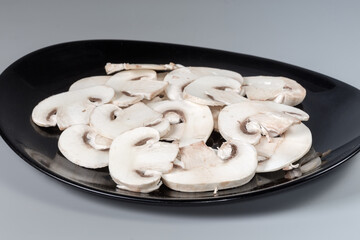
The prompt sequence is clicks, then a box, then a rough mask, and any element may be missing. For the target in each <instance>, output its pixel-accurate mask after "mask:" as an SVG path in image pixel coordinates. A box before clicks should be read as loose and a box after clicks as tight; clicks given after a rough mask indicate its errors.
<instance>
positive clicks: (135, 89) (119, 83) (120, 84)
mask: <svg viewBox="0 0 360 240" xmlns="http://www.w3.org/2000/svg"><path fill="white" fill-rule="evenodd" d="M106 85H107V86H110V87H112V88H113V89H114V90H115V91H116V93H117V96H116V98H115V99H114V101H113V102H114V104H116V103H117V104H116V105H119V102H121V101H120V100H119V98H120V97H125V96H127V97H132V98H136V97H137V98H138V99H137V101H140V100H141V99H143V98H145V99H147V100H150V99H152V98H154V97H155V96H156V95H158V94H160V93H161V92H163V91H164V90H165V88H166V86H167V83H166V82H164V81H157V80H156V72H155V71H153V70H129V71H123V72H119V73H117V74H115V75H113V76H112V77H111V78H110V79H109V80H108V81H107V82H106ZM124 95H125V96H124ZM139 97H140V98H139Z"/></svg>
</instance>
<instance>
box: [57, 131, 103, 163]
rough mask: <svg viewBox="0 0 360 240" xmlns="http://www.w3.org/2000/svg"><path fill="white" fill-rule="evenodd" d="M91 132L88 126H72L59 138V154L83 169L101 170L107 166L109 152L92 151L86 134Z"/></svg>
mask: <svg viewBox="0 0 360 240" xmlns="http://www.w3.org/2000/svg"><path fill="white" fill-rule="evenodd" d="M92 132H93V130H92V129H91V128H90V127H89V126H88V125H82V124H79V125H74V126H71V127H69V128H67V129H66V130H65V131H63V132H62V133H61V135H60V137H59V142H58V147H59V150H60V152H61V153H62V154H63V155H64V156H65V157H66V158H67V159H68V160H69V161H71V162H72V163H74V164H76V165H79V166H81V167H85V168H102V167H106V166H107V165H108V164H109V152H108V151H103V150H97V149H94V148H93V147H92V146H91V145H90V144H89V139H88V137H87V136H88V134H89V133H92Z"/></svg>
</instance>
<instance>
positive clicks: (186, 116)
mask: <svg viewBox="0 0 360 240" xmlns="http://www.w3.org/2000/svg"><path fill="white" fill-rule="evenodd" d="M149 106H150V107H151V108H152V109H154V110H155V111H157V112H160V113H162V114H163V115H164V117H165V118H167V119H168V120H169V122H170V124H173V125H171V129H170V133H169V134H173V135H174V126H177V127H175V129H176V132H177V134H178V135H180V134H181V133H182V134H181V137H180V139H179V146H180V147H183V146H186V145H189V144H192V143H194V142H198V141H203V142H206V141H207V139H208V138H209V136H210V134H211V132H212V129H213V126H214V122H213V118H212V115H211V111H210V109H209V107H207V106H203V105H198V104H195V103H191V102H188V101H162V102H155V103H150V104H149ZM179 118H180V119H179ZM179 126H181V127H179ZM179 133H180V134H179ZM169 134H167V135H165V139H169ZM172 140H174V139H172Z"/></svg>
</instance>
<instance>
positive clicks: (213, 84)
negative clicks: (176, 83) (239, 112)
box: [183, 76, 242, 106]
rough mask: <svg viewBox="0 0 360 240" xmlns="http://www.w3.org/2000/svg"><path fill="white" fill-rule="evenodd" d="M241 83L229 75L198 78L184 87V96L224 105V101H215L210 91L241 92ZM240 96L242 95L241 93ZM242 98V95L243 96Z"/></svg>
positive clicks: (192, 99)
mask: <svg viewBox="0 0 360 240" xmlns="http://www.w3.org/2000/svg"><path fill="white" fill-rule="evenodd" d="M240 87H241V84H240V83H239V82H238V81H236V80H234V79H232V78H228V77H222V76H221V77H219V76H206V77H201V78H198V79H196V80H195V81H193V82H191V83H190V84H189V85H187V86H186V87H185V88H184V91H183V98H184V99H186V100H189V101H192V102H194V103H198V104H203V105H209V106H222V105H224V103H222V102H219V101H215V100H214V98H213V97H211V96H210V95H209V94H208V93H209V92H210V93H213V92H212V90H214V89H215V90H219V91H224V92H225V90H226V91H233V92H236V93H239V92H240ZM239 97H241V96H240V95H239ZM241 98H242V97H241Z"/></svg>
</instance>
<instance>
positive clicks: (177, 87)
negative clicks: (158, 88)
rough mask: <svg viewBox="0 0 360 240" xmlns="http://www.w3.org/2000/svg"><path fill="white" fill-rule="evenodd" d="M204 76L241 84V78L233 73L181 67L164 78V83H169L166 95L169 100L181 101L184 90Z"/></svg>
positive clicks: (215, 69) (204, 68) (221, 70)
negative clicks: (221, 78)
mask: <svg viewBox="0 0 360 240" xmlns="http://www.w3.org/2000/svg"><path fill="white" fill-rule="evenodd" d="M204 76H222V77H228V78H232V79H235V80H237V81H238V82H239V83H240V84H242V82H243V78H242V76H241V75H240V74H239V73H236V72H233V71H229V70H223V69H217V68H208V67H183V68H179V69H176V70H174V71H171V72H170V73H168V74H167V75H166V76H165V79H164V81H165V82H168V83H169V85H168V87H167V88H166V95H167V96H168V98H169V99H171V100H182V99H183V90H184V88H185V87H186V86H187V85H188V84H190V83H191V82H193V81H194V80H196V79H198V78H200V77H204Z"/></svg>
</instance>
